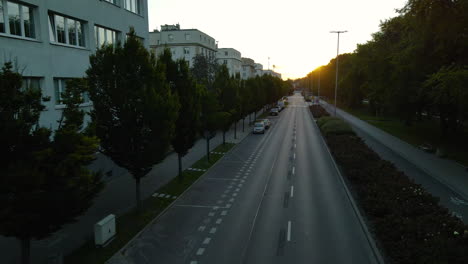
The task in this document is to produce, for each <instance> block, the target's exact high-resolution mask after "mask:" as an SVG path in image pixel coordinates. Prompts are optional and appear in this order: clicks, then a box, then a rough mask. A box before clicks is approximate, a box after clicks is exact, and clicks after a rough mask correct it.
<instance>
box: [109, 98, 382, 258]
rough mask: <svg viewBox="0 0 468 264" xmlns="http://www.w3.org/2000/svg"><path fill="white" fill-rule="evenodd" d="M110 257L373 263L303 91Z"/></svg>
mask: <svg viewBox="0 0 468 264" xmlns="http://www.w3.org/2000/svg"><path fill="white" fill-rule="evenodd" d="M289 102H290V106H289V107H288V108H286V109H285V110H284V111H282V112H281V113H280V115H279V117H273V118H271V119H272V123H273V125H272V127H271V128H270V129H269V130H268V132H267V133H266V134H265V135H249V136H248V137H246V138H245V139H244V140H243V141H242V142H241V143H240V144H239V145H237V146H236V147H235V148H234V149H233V150H232V151H231V152H229V153H228V154H226V156H225V157H224V158H223V159H221V160H220V162H218V163H217V164H216V165H215V166H214V167H213V168H212V169H211V170H209V171H208V172H207V173H206V174H205V175H204V176H203V177H202V178H201V179H200V180H199V181H198V182H196V183H195V184H194V186H192V188H190V189H189V190H188V191H187V192H186V193H185V194H184V195H182V196H181V197H180V198H179V199H178V200H176V202H175V204H174V206H172V207H171V208H169V209H168V210H167V211H166V212H165V213H164V214H163V215H161V216H160V217H159V218H157V219H155V220H154V221H153V222H152V223H151V224H150V225H149V226H148V227H147V228H146V229H145V230H144V231H143V232H142V233H140V234H139V235H138V236H137V237H136V238H135V239H134V240H132V241H131V242H130V243H129V244H128V245H127V246H126V247H124V248H123V249H122V250H121V251H120V252H119V253H117V254H116V255H115V256H114V257H113V258H111V260H109V261H108V263H113V264H114V263H139V264H140V263H171V264H178V263H187V264H199V263H212V264H215V263H216V264H218V263H255V264H262V263H265V264H266V263H268V264H271V263H359V264H364V263H377V261H376V257H375V255H374V251H373V250H372V247H371V245H370V243H369V238H368V237H367V235H366V232H365V231H364V230H363V227H362V222H361V221H360V220H359V218H358V216H357V214H356V213H355V211H354V209H353V206H352V203H351V201H350V199H349V197H348V195H347V193H346V191H345V188H344V185H343V183H342V180H341V179H340V176H339V174H338V173H337V171H336V169H335V166H334V163H333V161H332V159H331V157H330V155H329V153H328V152H327V149H326V146H325V145H324V142H323V141H322V139H321V138H320V134H319V131H318V128H317V127H316V126H315V124H314V123H313V121H312V119H311V115H310V113H309V110H308V109H307V108H306V105H305V102H304V101H303V99H302V97H301V96H293V97H290V98H289Z"/></svg>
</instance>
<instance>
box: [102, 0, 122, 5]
mask: <svg viewBox="0 0 468 264" xmlns="http://www.w3.org/2000/svg"><path fill="white" fill-rule="evenodd" d="M104 1H106V2H109V3H111V4H114V5H118V4H119V0H104Z"/></svg>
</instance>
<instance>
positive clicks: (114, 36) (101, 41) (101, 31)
mask: <svg viewBox="0 0 468 264" xmlns="http://www.w3.org/2000/svg"><path fill="white" fill-rule="evenodd" d="M94 32H95V34H96V35H95V36H96V47H98V48H99V47H101V46H102V45H116V44H117V42H118V41H119V32H118V31H115V30H112V29H108V28H103V27H100V26H94Z"/></svg>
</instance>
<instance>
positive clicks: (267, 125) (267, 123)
mask: <svg viewBox="0 0 468 264" xmlns="http://www.w3.org/2000/svg"><path fill="white" fill-rule="evenodd" d="M258 122H263V123H264V124H265V128H266V129H269V128H270V126H271V122H270V119H260V120H258Z"/></svg>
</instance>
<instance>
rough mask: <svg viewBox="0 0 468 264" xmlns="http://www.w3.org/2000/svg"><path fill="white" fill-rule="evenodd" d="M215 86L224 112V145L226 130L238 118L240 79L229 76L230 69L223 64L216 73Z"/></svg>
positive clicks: (224, 142)
mask: <svg viewBox="0 0 468 264" xmlns="http://www.w3.org/2000/svg"><path fill="white" fill-rule="evenodd" d="M214 88H215V89H216V91H217V93H218V101H219V104H220V106H221V111H222V112H224V114H222V118H223V121H222V131H223V145H224V144H226V132H227V131H229V128H230V126H231V124H232V122H235V121H237V120H235V119H236V117H237V111H238V106H239V91H238V81H237V80H236V79H235V78H231V77H230V76H229V71H228V69H227V67H226V65H222V66H221V67H220V68H219V70H218V72H217V73H216V78H215V80H214Z"/></svg>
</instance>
